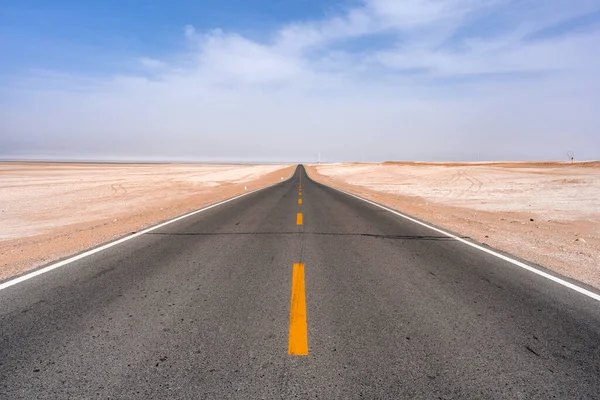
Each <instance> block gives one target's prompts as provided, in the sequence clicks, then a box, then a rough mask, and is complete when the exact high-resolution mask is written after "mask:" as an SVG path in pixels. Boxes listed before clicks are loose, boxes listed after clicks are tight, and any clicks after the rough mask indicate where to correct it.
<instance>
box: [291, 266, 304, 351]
mask: <svg viewBox="0 0 600 400" xmlns="http://www.w3.org/2000/svg"><path fill="white" fill-rule="evenodd" d="M288 354H290V355H295V356H307V355H308V334H307V327H306V294H305V290H304V264H294V272H293V274H292V300H291V302H290V335H289V340H288Z"/></svg>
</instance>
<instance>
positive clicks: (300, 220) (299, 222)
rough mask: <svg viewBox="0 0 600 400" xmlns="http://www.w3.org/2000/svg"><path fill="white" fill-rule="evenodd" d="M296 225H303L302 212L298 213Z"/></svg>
mask: <svg viewBox="0 0 600 400" xmlns="http://www.w3.org/2000/svg"><path fill="white" fill-rule="evenodd" d="M296 225H302V213H298V214H297V215H296Z"/></svg>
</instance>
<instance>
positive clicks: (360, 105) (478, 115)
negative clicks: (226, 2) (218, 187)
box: [0, 0, 600, 159]
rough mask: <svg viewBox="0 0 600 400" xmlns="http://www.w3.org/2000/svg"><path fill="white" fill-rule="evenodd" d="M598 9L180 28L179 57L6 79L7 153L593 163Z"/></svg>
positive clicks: (416, 5) (379, 9)
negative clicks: (250, 32)
mask: <svg viewBox="0 0 600 400" xmlns="http://www.w3.org/2000/svg"><path fill="white" fill-rule="evenodd" d="M594 7H596V9H595V8H594ZM597 8H598V7H597V4H594V2H593V1H588V0H580V1H577V2H569V4H568V5H567V4H566V3H564V2H560V1H558V0H550V1H541V0H533V1H530V2H517V1H513V0H479V1H475V0H447V1H439V0H406V1H403V2H398V1H392V0H367V1H364V2H362V3H361V4H359V5H356V6H349V7H348V8H347V9H346V10H345V11H343V12H340V13H339V14H337V15H332V16H330V17H328V18H325V19H320V20H312V21H296V22H293V23H289V24H285V25H283V26H281V27H279V28H278V29H276V30H274V31H272V32H270V34H269V35H267V37H266V38H263V39H262V40H260V41H259V40H255V39H252V38H251V37H248V36H244V35H243V34H242V33H240V32H235V31H224V30H222V29H219V28H218V27H215V28H214V29H212V30H209V31H198V30H197V29H196V28H194V26H192V25H187V26H185V27H183V35H182V37H181V40H182V42H186V43H187V50H186V51H185V53H183V54H182V53H180V54H172V55H171V57H170V58H169V61H168V62H165V61H161V60H157V59H155V58H152V57H149V56H143V57H138V58H137V62H138V63H139V65H140V66H141V67H142V68H143V69H145V71H140V73H139V74H132V73H127V74H126V73H119V71H115V72H114V73H113V74H111V76H110V77H105V78H91V77H88V76H74V75H73V74H62V73H60V71H58V72H55V73H47V72H46V73H44V74H40V73H39V72H34V73H27V74H21V75H19V76H12V77H11V79H10V81H9V82H7V81H5V83H4V87H5V89H6V90H7V91H8V92H9V93H10V96H11V98H10V101H6V99H5V100H4V102H3V103H2V104H3V105H2V108H1V109H0V118H2V120H3V121H5V128H4V132H7V133H8V134H9V135H11V136H12V137H13V139H12V140H11V141H12V142H13V143H12V144H11V147H13V148H14V147H15V145H14V142H15V141H17V142H18V140H15V139H14V138H18V137H22V138H27V140H26V143H28V144H29V145H31V143H32V141H33V142H36V143H38V144H39V145H40V146H41V147H42V148H44V145H46V147H47V148H56V147H57V146H58V147H60V146H63V147H62V149H63V150H64V151H68V152H71V153H76V152H77V151H79V150H78V149H82V148H84V149H87V150H86V151H88V152H90V153H94V152H95V153H96V154H101V155H102V156H105V157H106V156H109V155H110V154H116V153H123V154H132V155H135V154H136V152H137V153H140V154H145V155H147V156H149V157H154V156H163V157H176V156H182V157H183V156H185V157H190V158H191V157H208V156H215V157H226V156H229V157H234V158H236V157H237V158H241V157H250V158H252V157H254V158H269V157H272V158H301V157H307V156H313V155H314V154H316V153H317V152H321V153H324V155H325V156H326V157H327V156H329V158H346V159H352V158H363V157H364V158H366V159H385V158H392V157H393V158H419V159H432V158H435V159H440V158H447V159H452V158H462V159H464V158H472V157H474V156H475V155H479V154H483V156H484V157H487V158H511V157H513V158H520V157H528V158H556V157H561V156H562V155H563V152H564V149H565V148H572V149H575V150H578V149H579V152H580V153H583V154H584V155H583V156H584V157H587V158H592V157H596V158H597V157H599V156H600V154H595V153H594V150H592V149H593V148H596V149H598V148H600V139H598V137H599V136H598V135H597V132H596V129H597V127H598V126H600V116H598V115H597V112H595V111H594V110H593V107H592V105H591V104H592V103H593V102H598V101H600V83H599V82H600V79H599V78H600V76H599V75H600V73H599V72H598V71H600V55H598V53H597V52H595V51H594V50H593V49H597V48H600V26H598V25H595V24H594V15H595V14H594V13H595V12H596V11H597ZM586 15H587V16H588V17H587V19H585V21H586V25H585V29H579V28H580V24H577V23H572V21H577V20H578V18H582V16H586ZM590 15H591V17H590ZM598 19H599V20H600V15H599V16H598ZM569 21H571V23H569ZM557 26H558V27H560V29H556V27H557ZM550 31H552V32H553V34H551V35H550V34H544V32H550ZM380 37H384V38H385V40H381V41H378V42H377V43H378V45H377V46H375V45H373V43H374V42H375V41H374V40H373V41H369V40H368V39H369V38H380ZM359 42H360V43H361V45H358V44H357V45H355V46H352V45H351V44H353V43H359ZM173 60H175V61H173ZM147 71H151V72H152V77H151V78H150V77H148V76H147ZM17 83H18V84H17ZM63 141H64V142H66V141H68V144H65V145H63V144H61V145H60V146H59V145H58V143H63ZM140 142H143V143H141V144H140ZM515 149H516V150H515Z"/></svg>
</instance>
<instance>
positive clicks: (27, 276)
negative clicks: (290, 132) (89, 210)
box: [0, 175, 294, 290]
mask: <svg viewBox="0 0 600 400" xmlns="http://www.w3.org/2000/svg"><path fill="white" fill-rule="evenodd" d="M293 176H294V175H292V177H293ZM289 179H291V178H288V179H286V180H285V181H281V182H277V183H274V184H272V185H269V186H265V187H263V188H259V189H255V190H252V191H250V192H248V193H242V194H240V195H237V196H235V197H231V198H229V199H227V200H223V201H220V202H218V203H215V204H211V205H210V206H207V207H204V208H201V209H199V210H196V211H192V212H190V213H187V214H184V215H181V216H179V217H175V218H173V219H170V220H168V221H165V222H162V223H160V224H158V225H155V226H152V227H150V228H147V229H144V230H142V231H139V232H136V233H133V234H131V235H129V236H125V237H123V238H121V239H118V240H115V241H114V242H110V243H106V244H105V245H102V246H100V247H96V248H94V249H92V250H88V251H85V252H83V253H81V254H78V255H76V256H73V257H70V258H67V259H66V260H62V261H59V262H57V263H55V264H51V265H48V266H47V267H44V268H40V269H38V270H36V271H33V272H30V273H28V274H25V275H22V276H20V277H18V278H15V279H12V280H9V281H6V282H4V283H2V284H0V290H4V289H6V288H9V287H11V286H14V285H16V284H18V283H21V282H24V281H27V280H29V279H31V278H35V277H36V276H38V275H42V274H45V273H46V272H50V271H52V270H53V269H57V268H60V267H62V266H65V265H67V264H71V263H72V262H74V261H77V260H81V259H82V258H85V257H88V256H91V255H92V254H96V253H99V252H101V251H103V250H106V249H108V248H110V247H113V246H116V245H118V244H121V243H123V242H126V241H128V240H131V239H134V238H136V237H138V236H141V235H143V234H145V233H148V232H151V231H153V230H156V229H159V228H162V227H163V226H166V225H169V224H172V223H173V222H177V221H180V220H182V219H184V218H187V217H191V216H192V215H195V214H198V213H201V212H203V211H206V210H210V209H211V208H214V207H218V206H220V205H223V204H225V203H229V202H230V201H234V200H237V199H239V198H241V197H244V196H248V195H249V194H252V193H256V192H259V191H261V190H265V189H268V188H271V187H273V186H276V185H279V184H280V183H282V182H286V181H288V180H289Z"/></svg>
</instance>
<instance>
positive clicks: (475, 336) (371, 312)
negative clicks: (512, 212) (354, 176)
mask: <svg viewBox="0 0 600 400" xmlns="http://www.w3.org/2000/svg"><path fill="white" fill-rule="evenodd" d="M300 181H302V182H300ZM300 185H302V190H301V192H302V194H301V195H300ZM300 199H302V202H301V203H302V204H300ZM599 346H600V302H598V301H596V300H594V299H592V298H589V297H586V296H584V295H582V294H581V293H578V292H576V291H574V290H571V289H569V288H566V287H564V286H561V285H559V284H557V283H555V282H552V281H550V280H548V279H546V278H544V277H541V276H538V275H535V274H533V273H531V272H529V271H526V270H524V269H522V268H519V267H517V266H515V265H513V264H511V263H509V262H506V261H504V260H501V259H499V258H497V257H495V256H493V255H490V254H486V253H484V252H482V251H480V250H477V249H475V248H472V247H469V246H467V245H465V244H464V243H460V242H458V241H456V240H454V239H451V238H448V237H447V236H444V235H441V234H438V233H437V232H435V231H432V230H430V229H428V228H426V227H424V226H421V225H418V224H416V223H414V222H411V221H407V220H405V219H402V218H400V217H398V216H397V215H394V214H392V213H390V212H388V211H385V210H382V209H381V208H378V207H376V206H374V205H372V204H368V203H366V202H363V201H361V200H359V199H356V198H354V197H351V196H348V195H345V194H343V193H340V192H338V191H335V190H333V189H330V188H328V187H325V186H322V185H320V184H317V183H315V182H313V181H311V180H310V179H309V178H308V177H307V176H306V174H305V172H304V169H303V168H302V167H300V168H299V169H298V171H297V173H296V175H295V176H294V177H293V178H292V179H291V180H289V181H285V182H282V183H280V184H278V185H275V186H273V187H271V188H268V189H265V190H262V191H258V192H255V193H251V194H249V195H247V196H244V197H242V198H239V199H236V200H233V201H230V202H228V203H226V204H223V205H220V206H217V207H214V208H211V209H209V210H206V211H204V212H201V213H198V214H196V215H194V216H190V217H188V218H185V219H182V220H180V221H177V222H174V223H172V224H169V225H166V226H164V227H161V228H159V229H156V230H154V231H151V232H148V233H146V234H143V235H140V236H138V237H136V238H134V239H131V240H128V241H126V242H123V243H121V244H118V245H116V246H113V247H110V248H108V249H106V250H104V251H101V252H98V253H95V254H93V255H90V256H87V257H84V258H82V259H80V260H77V261H75V262H72V263H70V264H68V265H65V266H63V267H61V268H57V269H54V270H52V271H50V272H47V273H45V274H43V275H39V276H36V277H34V278H32V279H29V280H26V281H24V282H21V283H18V284H16V285H14V286H10V287H7V288H4V289H2V290H0V398H2V399H4V398H10V399H20V398H22V399H33V398H38V399H42V398H70V399H74V398H122V399H131V398H139V399H148V398H188V399H228V398H233V399H259V398H273V399H275V398H322V399H335V398H381V399H402V398H405V399H437V398H440V399H485V398H493V399H500V398H506V399H549V398H565V399H575V398H599V397H600V347H599ZM290 353H291V354H290Z"/></svg>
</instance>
